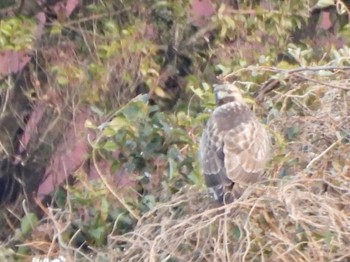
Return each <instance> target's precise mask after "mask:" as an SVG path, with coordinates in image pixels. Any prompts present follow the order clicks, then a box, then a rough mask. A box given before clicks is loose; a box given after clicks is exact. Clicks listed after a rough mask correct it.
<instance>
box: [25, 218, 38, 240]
mask: <svg viewBox="0 0 350 262" xmlns="http://www.w3.org/2000/svg"><path fill="white" fill-rule="evenodd" d="M37 224H38V218H37V217H36V215H35V214H34V213H27V214H26V215H25V217H23V218H22V219H21V231H22V234H23V235H27V234H29V233H30V232H31V231H32V230H33V229H34V228H35V226H36V225H37Z"/></svg>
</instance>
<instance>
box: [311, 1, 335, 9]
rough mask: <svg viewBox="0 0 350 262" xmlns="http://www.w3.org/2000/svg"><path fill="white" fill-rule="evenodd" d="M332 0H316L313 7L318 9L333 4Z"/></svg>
mask: <svg viewBox="0 0 350 262" xmlns="http://www.w3.org/2000/svg"><path fill="white" fill-rule="evenodd" d="M334 5H335V4H334V0H318V1H317V3H316V5H315V7H316V8H319V9H323V8H326V7H329V6H334Z"/></svg>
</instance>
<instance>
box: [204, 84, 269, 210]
mask: <svg viewBox="0 0 350 262" xmlns="http://www.w3.org/2000/svg"><path fill="white" fill-rule="evenodd" d="M214 94H215V98H216V103H217V107H216V109H215V110H214V111H213V113H212V115H211V116H210V118H209V120H208V122H207V124H206V127H205V129H204V131H203V134H202V137H201V140H200V145H199V160H200V163H201V166H202V169H203V173H204V178H205V182H206V184H207V186H208V187H209V189H211V191H212V192H213V193H214V197H215V198H216V199H217V200H218V201H219V202H220V203H227V202H232V201H233V199H234V198H237V197H239V195H240V194H241V193H242V190H244V188H245V187H246V186H247V185H249V184H251V183H255V182H258V181H261V180H262V177H263V176H262V175H263V172H264V167H265V163H266V161H267V160H268V159H269V151H270V139H269V135H268V133H267V131H266V129H265V128H264V126H263V125H262V124H261V123H260V122H259V120H258V119H257V117H256V116H255V114H254V113H253V112H252V111H251V110H250V107H249V106H248V105H247V104H246V103H245V101H244V99H243V97H242V95H241V92H240V90H239V89H238V88H237V87H236V86H235V85H234V84H222V85H214Z"/></svg>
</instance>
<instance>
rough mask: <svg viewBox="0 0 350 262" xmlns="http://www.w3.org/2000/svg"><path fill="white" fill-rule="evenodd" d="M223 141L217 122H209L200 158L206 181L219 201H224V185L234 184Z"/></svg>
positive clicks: (201, 146) (204, 133)
mask: <svg viewBox="0 0 350 262" xmlns="http://www.w3.org/2000/svg"><path fill="white" fill-rule="evenodd" d="M222 142H223V137H222V136H221V134H220V132H219V131H218V130H217V126H216V125H215V123H213V122H208V125H207V128H206V129H205V130H204V131H203V134H202V137H201V142H200V148H199V159H200V161H201V165H202V169H203V174H204V179H205V183H206V185H207V186H208V188H209V189H211V190H213V191H214V192H213V193H214V196H215V198H216V199H217V200H219V202H222V198H223V195H224V187H225V186H231V185H232V181H230V180H229V179H228V178H227V176H226V170H225V163H224V154H223V146H222Z"/></svg>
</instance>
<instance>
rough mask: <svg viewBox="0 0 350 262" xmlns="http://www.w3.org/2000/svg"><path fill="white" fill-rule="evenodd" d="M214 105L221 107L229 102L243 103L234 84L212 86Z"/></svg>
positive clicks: (239, 92)
mask: <svg viewBox="0 0 350 262" xmlns="http://www.w3.org/2000/svg"><path fill="white" fill-rule="evenodd" d="M214 94H215V99H216V103H217V104H218V105H223V104H226V103H230V102H235V101H238V102H243V103H244V99H243V97H242V94H241V91H240V90H239V89H238V87H236V86H235V85H234V84H229V83H227V84H222V85H214Z"/></svg>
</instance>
